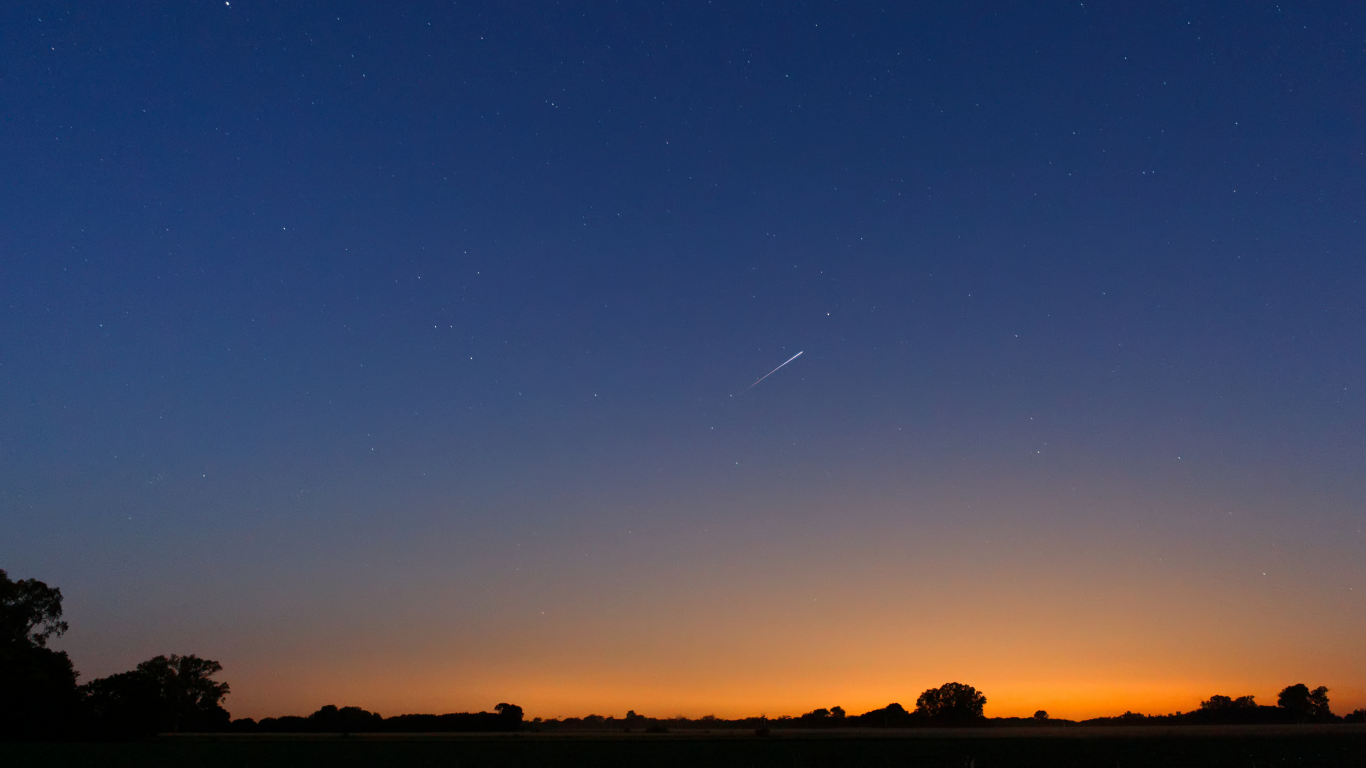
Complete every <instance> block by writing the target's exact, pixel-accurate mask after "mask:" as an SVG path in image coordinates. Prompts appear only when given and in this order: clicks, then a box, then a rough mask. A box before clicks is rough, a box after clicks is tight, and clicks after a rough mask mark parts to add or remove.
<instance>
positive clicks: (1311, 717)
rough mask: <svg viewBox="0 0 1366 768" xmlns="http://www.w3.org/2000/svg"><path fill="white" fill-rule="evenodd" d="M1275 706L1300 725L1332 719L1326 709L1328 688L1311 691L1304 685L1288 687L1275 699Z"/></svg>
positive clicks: (1331, 713) (1331, 714) (1322, 687)
mask: <svg viewBox="0 0 1366 768" xmlns="http://www.w3.org/2000/svg"><path fill="white" fill-rule="evenodd" d="M1276 706H1278V707H1280V708H1281V709H1284V710H1285V711H1286V712H1287V713H1288V714H1289V715H1291V716H1292V717H1294V718H1295V721H1296V722H1300V723H1304V722H1323V721H1329V720H1332V719H1333V712H1332V710H1330V709H1329V708H1328V688H1326V687H1325V686H1322V685H1320V686H1319V687H1318V688H1315V689H1314V690H1312V691H1311V690H1309V686H1307V685H1305V684H1304V683H1296V684H1295V685H1288V686H1286V687H1285V688H1284V689H1283V690H1282V691H1281V693H1280V695H1279V696H1277V697H1276Z"/></svg>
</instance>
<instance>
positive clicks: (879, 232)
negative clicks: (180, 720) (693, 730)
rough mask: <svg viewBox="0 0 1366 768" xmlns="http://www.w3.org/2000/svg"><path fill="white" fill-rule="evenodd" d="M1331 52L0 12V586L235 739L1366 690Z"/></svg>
mask: <svg viewBox="0 0 1366 768" xmlns="http://www.w3.org/2000/svg"><path fill="white" fill-rule="evenodd" d="M1363 33H1366V9H1364V8H1360V7H1357V6H1354V5H1348V4H1328V5H1326V6H1314V7H1312V8H1298V7H1291V6H1286V7H1284V8H1282V7H1280V6H1277V5H1274V4H1257V3H1253V4H1251V5H1249V4H1247V3H1233V2H1214V3H1208V4H1204V5H1200V6H1199V7H1198V8H1191V7H1188V6H1187V5H1183V4H1175V3H1153V4H1143V5H1142V6H1141V7H1138V6H1135V7H1133V8H1129V9H1120V10H1117V9H1114V8H1104V7H1092V6H1091V5H1090V4H1086V5H1076V4H1072V5H1067V6H1063V5H1058V6H1053V7H1049V8H1040V7H1036V6H1033V5H1028V4H1026V5H1018V4H1007V3H987V4H977V5H973V6H972V7H971V8H968V9H960V10H946V9H928V8H911V7H903V6H901V5H898V4H890V5H887V6H877V5H867V4H864V5H862V6H860V7H850V6H848V5H846V4H836V3H823V2H821V3H808V4H780V5H778V6H760V5H754V4H727V3H720V4H708V5H700V4H695V3H672V4H665V5H663V6H660V5H649V6H643V5H642V6H630V5H628V6H625V7H622V6H616V5H612V6H601V7H599V6H593V5H591V4H590V5H589V6H588V7H584V6H582V5H571V6H563V5H555V4H550V3H533V4H530V5H518V6H515V7H512V6H508V5H507V4H502V3H456V4H454V5H452V4H450V3H444V4H443V3H434V2H417V3H405V4H403V5H402V9H401V10H397V11H395V10H393V9H391V8H390V7H389V6H381V5H374V4H347V3H343V4H340V5H338V4H331V3H329V4H322V3H307V2H306V3H291V4H285V5H276V4H265V3H258V2H252V1H251V0H242V1H241V2H233V3H232V4H231V5H228V4H220V5H214V4H213V3H199V4H183V5H177V6H175V7H166V8H157V9H153V8H151V7H148V8H135V9H132V10H130V9H129V8H128V7H126V6H114V5H112V4H102V3H93V4H89V5H82V6H81V7H80V8H68V7H65V6H62V5H60V4H48V3H24V4H13V5H7V6H5V7H4V8H3V10H0V93H3V94H4V98H3V99H0V102H2V103H3V111H4V120H3V121H0V147H4V149H0V178H3V182H4V183H3V184H0V519H2V520H3V529H4V531H5V534H4V535H3V536H0V567H3V568H4V569H6V570H7V571H8V572H9V573H10V574H11V575H13V576H14V577H16V578H20V577H22V578H29V577H33V578H38V579H42V580H43V581H45V582H47V583H49V584H52V585H56V586H59V587H60V588H61V589H62V592H63V594H64V595H65V607H66V618H67V619H68V620H69V621H70V622H71V625H72V629H71V631H70V632H69V633H68V634H67V635H66V636H64V637H63V638H62V639H61V640H60V641H58V642H57V644H56V647H59V648H61V649H62V650H66V651H67V652H69V653H70V655H71V658H72V660H73V661H74V662H75V665H76V667H77V668H78V669H79V670H80V671H81V673H82V679H83V680H84V679H90V678H93V677H98V676H102V675H107V674H110V673H112V672H116V671H120V670H124V669H128V668H131V667H132V666H133V665H134V664H136V663H137V662H139V661H141V660H143V659H146V658H149V657H151V656H154V655H157V654H169V653H181V654H186V653H193V654H198V655H199V656H202V657H205V658H210V659H215V660H218V661H219V662H221V663H222V665H223V667H224V670H223V674H222V677H223V679H225V680H227V681H229V682H230V683H231V686H232V693H231V695H230V696H229V698H228V699H227V701H226V706H227V708H228V709H229V710H230V711H231V712H232V714H233V716H234V717H244V716H251V717H256V718H261V717H265V716H278V715H284V714H308V713H309V712H311V711H313V710H315V709H317V708H318V707H319V706H320V705H323V704H328V703H335V704H341V705H356V706H362V707H364V708H366V709H369V710H373V711H379V712H381V713H383V714H385V715H394V714H400V713H403V712H447V711H465V710H480V709H488V708H490V707H492V706H493V704H494V703H496V702H499V701H511V702H516V703H518V704H520V705H521V706H522V707H523V708H525V710H526V714H527V717H528V718H530V717H537V716H540V717H556V716H582V715H586V714H589V713H598V714H604V715H608V714H611V715H616V716H621V715H623V714H624V713H625V712H626V710H628V709H632V710H635V711H637V712H640V713H642V714H649V715H653V716H660V717H664V716H671V715H675V714H684V715H688V716H699V715H704V714H708V713H713V714H716V715H718V716H743V715H755V714H760V713H766V714H768V715H769V716H778V715H783V714H799V713H801V712H804V711H808V710H811V709H813V708H816V707H829V706H832V705H840V706H842V707H844V708H845V709H846V710H847V711H849V712H851V713H857V712H863V711H866V710H869V709H873V708H877V707H881V706H884V705H885V704H887V703H889V702H893V701H895V702H900V703H902V704H904V705H908V706H910V705H913V704H914V701H915V697H916V695H917V694H918V693H919V692H920V691H922V690H924V689H926V688H928V687H932V686H938V685H940V684H942V683H945V682H948V681H962V682H965V683H969V684H971V685H973V686H975V687H976V688H977V689H979V690H981V691H982V692H984V693H985V694H986V695H987V697H988V703H987V707H986V714H987V715H989V716H1009V715H1021V716H1028V715H1030V714H1032V713H1033V712H1034V711H1035V710H1037V709H1046V710H1047V711H1048V712H1049V713H1051V714H1053V715H1054V716H1055V717H1068V718H1080V717H1090V716H1096V715H1107V714H1118V713H1120V712H1123V711H1124V710H1126V709H1131V710H1134V711H1142V712H1148V713H1163V712H1170V711H1174V710H1188V709H1192V708H1194V707H1196V706H1198V704H1199V702H1200V701H1201V700H1202V699H1205V698H1208V697H1209V696H1210V695H1212V694H1226V695H1231V696H1239V695H1244V694H1254V695H1256V696H1257V699H1258V701H1260V702H1262V703H1266V704H1272V703H1275V695H1276V692H1277V691H1279V690H1280V689H1281V688H1283V687H1284V686H1286V685H1290V684H1292V683H1298V682H1304V683H1307V684H1308V685H1309V686H1310V687H1313V686H1317V685H1326V686H1328V688H1329V689H1330V696H1331V700H1332V707H1333V709H1334V711H1336V712H1338V713H1345V712H1351V711H1352V710H1353V709H1356V708H1358V707H1366V657H1363V655H1362V654H1361V645H1362V638H1366V533H1363V530H1364V529H1366V519H1364V518H1366V513H1364V512H1363V510H1364V509H1366V506H1364V505H1366V443H1363V441H1362V437H1361V436H1362V435H1363V434H1366V399H1363V394H1366V355H1363V354H1362V350H1363V349H1366V305H1364V304H1363V297H1364V296H1366V258H1363V257H1364V256H1366V254H1363V252H1362V250H1363V248H1362V244H1363V242H1366V236H1364V235H1366V233H1364V232H1363V229H1362V227H1363V223H1362V222H1363V221H1366V220H1364V219H1363V218H1362V214H1363V210H1362V206H1361V201H1362V200H1363V199H1366V197H1364V196H1363V193H1366V188H1363V179H1366V175H1363V161H1366V155H1363V152H1362V149H1361V148H1362V147H1363V146H1366V144H1363V139H1366V135H1364V134H1363V124H1362V120H1361V114H1360V110H1359V109H1358V108H1357V107H1356V106H1354V105H1353V103H1352V100H1351V99H1348V98H1344V94H1359V93H1362V92H1363V87H1366V53H1363V50H1362V47H1361V45H1360V41H1361V39H1362V37H1363ZM797 355H801V357H800V358H799V359H796V356H797ZM783 360H787V361H788V363H791V364H790V365H788V363H784V364H783V365H782V366H779V368H780V369H781V370H778V369H773V366H774V365H776V364H777V363H778V362H779V361H783ZM766 371H773V372H772V373H771V374H770V375H768V376H766V377H764V378H762V379H761V381H762V384H761V385H759V386H753V387H751V388H750V389H748V390H746V389H745V387H747V386H750V384H751V382H755V380H756V379H757V378H759V377H761V376H764V374H765V372H766ZM740 394H743V396H740Z"/></svg>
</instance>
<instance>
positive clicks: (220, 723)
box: [82, 654, 229, 736]
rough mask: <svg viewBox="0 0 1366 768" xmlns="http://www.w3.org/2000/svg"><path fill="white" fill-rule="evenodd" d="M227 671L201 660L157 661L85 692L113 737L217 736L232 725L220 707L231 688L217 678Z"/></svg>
mask: <svg viewBox="0 0 1366 768" xmlns="http://www.w3.org/2000/svg"><path fill="white" fill-rule="evenodd" d="M222 669H223V665H221V664H219V663H218V662H216V661H211V660H209V659H201V658H199V657H198V656H176V655H174V654H173V655H171V656H169V657H167V656H157V657H155V658H152V659H148V660H147V661H144V662H142V663H141V664H139V665H138V666H137V669H134V670H133V671H131V672H121V673H119V674H117V675H110V676H109V677H105V678H100V679H99V680H93V681H91V682H89V683H87V684H85V685H84V686H82V690H83V691H84V692H85V694H86V698H87V701H89V703H90V706H91V709H92V711H93V713H94V715H95V718H96V721H97V724H98V726H99V727H100V729H101V730H102V731H103V732H104V733H105V734H107V735H110V736H146V735H151V734H154V733H161V732H165V731H217V730H223V729H224V728H226V727H227V725H228V722H229V717H228V713H227V710H225V709H223V707H222V705H221V703H220V702H221V701H222V700H223V697H224V696H227V695H228V684H227V683H220V682H218V681H216V680H213V679H212V678H213V676H214V675H215V674H217V673H218V672H220V671H222Z"/></svg>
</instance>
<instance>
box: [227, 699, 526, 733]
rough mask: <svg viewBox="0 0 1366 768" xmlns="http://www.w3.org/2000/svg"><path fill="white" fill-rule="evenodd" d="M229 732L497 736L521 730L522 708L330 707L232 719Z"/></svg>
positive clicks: (502, 705)
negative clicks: (391, 712)
mask: <svg viewBox="0 0 1366 768" xmlns="http://www.w3.org/2000/svg"><path fill="white" fill-rule="evenodd" d="M226 730H228V731H230V732H232V733H499V732H506V731H520V730H522V708H521V707H519V706H517V705H516V704H499V705H498V706H496V707H494V708H493V711H492V712H453V713H451V714H447V715H395V716H393V717H382V716H380V715H379V714H378V713H376V712H367V711H365V710H363V709H361V708H360V707H341V708H338V707H337V706H336V705H334V704H328V705H327V706H325V707H323V708H322V709H319V710H318V711H317V712H314V713H313V714H311V715H309V716H308V717H297V716H293V715H287V716H285V717H267V718H264V719H262V720H259V721H258V720H253V719H251V718H250V717H244V718H241V719H238V720H233V721H232V722H231V723H230V724H228V727H227V728H226Z"/></svg>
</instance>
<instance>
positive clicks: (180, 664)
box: [0, 570, 1366, 740]
mask: <svg viewBox="0 0 1366 768" xmlns="http://www.w3.org/2000/svg"><path fill="white" fill-rule="evenodd" d="M61 617H62V593H61V591H60V590H58V589H56V588H54V587H49V586H48V585H47V584H44V583H43V582H41V581H37V580H35V579H27V580H22V581H12V580H11V579H10V578H9V576H8V574H6V573H5V571H3V570H0V738H3V739H6V740H69V739H101V740H128V739H139V738H146V737H149V736H152V735H155V734H159V733H174V732H182V733H205V732H208V733H212V732H230V733H258V734H287V733H320V734H325V733H335V734H353V733H356V734H360V733H500V732H515V731H520V730H531V731H536V732H544V733H555V732H574V731H616V732H625V733H631V732H643V733H647V734H667V733H672V732H696V731H702V732H711V731H713V730H715V731H733V730H750V731H752V732H753V733H754V734H756V735H759V736H768V735H771V734H773V733H774V732H775V731H781V730H789V729H843V728H919V727H944V726H952V727H959V726H1016V727H1035V726H1065V725H1079V726H1095V725H1270V724H1296V723H1333V722H1351V723H1366V710H1363V709H1358V710H1356V711H1355V712H1353V713H1352V714H1350V715H1347V716H1346V717H1338V716H1337V715H1334V714H1333V712H1332V710H1331V709H1330V708H1329V701H1328V689H1327V688H1326V687H1324V686H1319V687H1318V688H1314V689H1312V690H1311V689H1310V688H1309V687H1308V686H1307V685H1304V684H1303V683H1296V684H1295V685H1290V686H1286V687H1285V688H1284V689H1283V690H1282V691H1281V692H1280V694H1279V695H1278V696H1277V702H1276V705H1275V706H1265V705H1260V704H1258V703H1257V702H1256V700H1255V698H1254V697H1253V696H1250V695H1248V696H1238V697H1236V698H1235V697H1230V696H1224V695H1215V696H1211V697H1210V698H1208V699H1206V700H1205V701H1203V702H1201V704H1200V707H1199V708H1198V709H1195V710H1192V711H1190V712H1175V713H1170V714H1165V715H1144V714H1139V713H1135V712H1125V713H1124V714H1122V715H1118V716H1115V717H1099V718H1094V719H1091V720H1085V721H1081V722H1079V723H1077V722H1073V721H1069V720H1058V719H1055V718H1050V717H1049V715H1048V713H1047V712H1045V711H1043V710H1039V711H1037V712H1035V713H1034V716H1033V717H1030V718H1018V717H1010V718H990V719H989V718H986V717H985V715H984V708H985V706H986V703H987V698H986V696H985V695H983V694H982V693H981V692H979V691H978V690H977V689H976V688H974V687H972V686H971V685H966V684H963V683H958V682H951V683H945V684H944V685H941V686H939V687H938V688H929V689H927V690H925V691H924V692H922V693H921V694H920V696H919V697H918V698H917V699H916V706H915V710H914V711H907V710H906V708H905V707H903V706H901V705H900V704H898V703H895V702H893V703H891V704H888V705H887V706H885V707H881V708H878V709H874V710H870V711H868V712H864V713H862V714H858V715H850V714H847V713H846V712H845V710H844V709H843V708H842V707H839V706H832V707H829V708H826V707H821V708H817V709H813V710H811V711H810V712H807V713H805V714H802V715H799V716H795V717H793V716H789V715H784V716H781V717H777V718H769V717H767V716H764V715H760V716H758V717H745V718H737V719H734V720H726V719H724V718H718V717H715V716H714V715H706V716H704V717H701V718H697V719H689V718H686V717H681V716H679V717H670V718H654V717H647V716H643V715H639V714H637V713H636V712H635V711H630V712H627V713H626V716H625V717H624V718H616V717H613V716H610V715H609V716H604V715H597V714H590V715H587V716H585V717H581V718H580V717H567V718H563V719H551V720H542V719H541V718H536V719H534V720H532V721H531V722H530V723H527V722H525V721H524V716H523V712H522V708H521V707H518V706H517V705H515V704H507V703H500V704H498V705H497V706H496V707H494V711H492V712H455V713H448V714H443V715H434V714H403V715H396V716H392V717H387V718H386V717H383V716H381V715H380V714H378V713H376V712H369V711H366V710H364V709H362V708H360V707H354V706H344V707H337V706H335V705H331V704H329V705H327V706H324V707H322V708H320V709H319V710H318V711H316V712H314V713H313V714H311V715H309V716H307V717H300V716H292V715H289V716H283V717H267V718H265V719H263V720H260V721H256V720H253V719H251V718H241V719H238V720H231V719H230V716H229V714H228V712H227V710H226V709H225V708H224V707H223V700H224V698H225V697H226V696H227V695H228V692H229V687H228V684H227V683H226V682H222V681H219V680H215V679H214V677H215V676H216V675H218V674H219V673H220V672H221V671H222V665H220V664H219V663H218V662H216V661H212V660H209V659H202V658H199V657H198V656H193V655H189V656H179V655H174V654H173V655H170V656H157V657H155V658H152V659H148V660H147V661H144V662H142V663H141V664H138V665H137V667H136V668H135V669H133V670H130V671H128V672H121V673H118V674H115V675H110V676H108V677H104V678H99V679H96V680H92V681H90V682H88V683H86V684H84V685H77V673H76V671H75V669H74V667H73V666H72V663H71V660H70V659H69V658H68V657H67V655H66V653H64V652H60V651H54V650H52V649H50V648H48V647H47V642H48V640H50V639H52V638H54V637H58V636H60V635H61V634H62V633H63V632H65V631H66V629H67V625H66V622H64V621H62V619H61Z"/></svg>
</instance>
